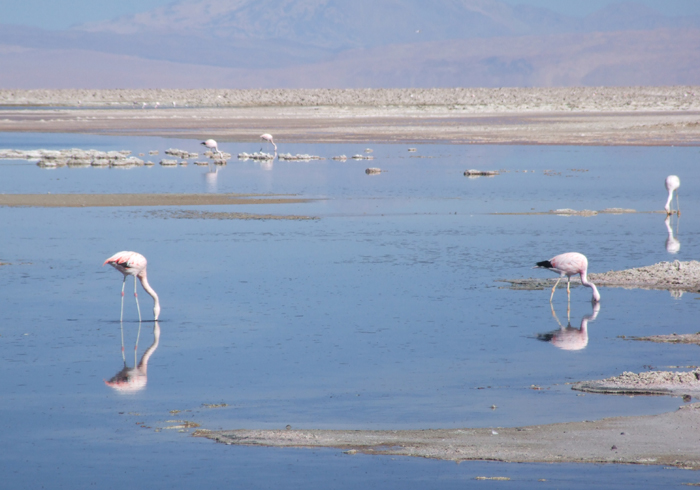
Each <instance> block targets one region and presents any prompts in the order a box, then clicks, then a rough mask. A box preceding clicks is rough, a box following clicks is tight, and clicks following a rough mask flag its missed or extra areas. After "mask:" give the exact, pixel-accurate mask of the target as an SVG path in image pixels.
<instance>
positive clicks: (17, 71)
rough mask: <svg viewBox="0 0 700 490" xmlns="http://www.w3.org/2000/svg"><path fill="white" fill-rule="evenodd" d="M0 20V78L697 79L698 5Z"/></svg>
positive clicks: (384, 1) (469, 2) (412, 1)
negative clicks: (66, 22) (62, 26)
mask: <svg viewBox="0 0 700 490" xmlns="http://www.w3.org/2000/svg"><path fill="white" fill-rule="evenodd" d="M0 27H2V28H0V66H2V67H4V68H6V69H3V70H0V87H5V88H40V87H45V88H60V87H66V88H68V87H76V88H78V87H91V86H92V87H96V88H116V87H125V88H128V87H135V88H136V87H158V86H163V87H183V88H185V87H192V88H196V87H200V86H201V87H216V86H218V87H223V88H246V87H251V88H254V87H305V86H308V87H323V86H328V87H360V86H367V87H410V86H424V87H425V86H455V85H462V86H474V85H479V86H531V85H543V86H550V85H591V84H600V85H619V84H634V85H649V84H652V85H655V84H666V85H667V84H697V83H700V78H698V69H697V68H696V67H697V66H698V65H699V63H698V61H699V60H698V54H696V53H700V49H698V48H699V47H700V16H687V17H666V16H663V15H661V14H659V13H658V12H656V11H654V10H651V9H649V8H646V7H644V6H640V5H639V4H636V3H617V4H613V5H611V6H609V7H607V8H606V9H604V10H601V11H598V12H596V13H594V14H592V15H589V16H587V17H567V16H563V15H560V14H557V13H555V12H552V11H549V10H546V9H539V8H529V7H523V6H518V7H511V6H509V5H507V4H505V3H503V2H499V1H497V0H431V1H430V2H426V1H424V0H353V1H349V0H345V1H342V0H228V1H225V0H195V1H182V2H179V3H175V4H171V5H169V6H166V7H161V8H158V9H155V10H153V11H150V12H146V13H141V14H137V15H133V16H127V17H122V18H118V19H113V20H106V21H104V22H98V23H91V24H85V25H81V26H77V27H75V28H72V29H68V30H64V31H47V30H40V29H33V28H25V27H17V26H0ZM86 84H87V85H86Z"/></svg>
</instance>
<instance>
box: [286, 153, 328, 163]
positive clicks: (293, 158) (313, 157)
mask: <svg viewBox="0 0 700 490" xmlns="http://www.w3.org/2000/svg"><path fill="white" fill-rule="evenodd" d="M277 158H279V159H280V160H287V161H302V162H310V161H311V160H325V158H323V157H319V156H317V155H308V154H306V153H304V154H299V153H297V154H296V155H292V154H291V153H280V154H279V156H278V157H277Z"/></svg>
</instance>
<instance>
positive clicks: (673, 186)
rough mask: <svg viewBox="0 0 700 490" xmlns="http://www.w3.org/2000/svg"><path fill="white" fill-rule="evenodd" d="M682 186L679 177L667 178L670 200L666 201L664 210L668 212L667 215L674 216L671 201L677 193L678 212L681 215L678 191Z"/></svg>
mask: <svg viewBox="0 0 700 490" xmlns="http://www.w3.org/2000/svg"><path fill="white" fill-rule="evenodd" d="M680 186H681V179H679V178H678V176H677V175H669V176H668V177H666V190H667V191H668V199H667V200H666V205H665V206H664V209H665V210H666V215H671V214H673V211H672V210H671V200H672V199H673V192H674V191H676V212H677V213H678V214H679V215H680V214H681V211H680V209H679V208H678V192H677V189H678V188H679V187H680Z"/></svg>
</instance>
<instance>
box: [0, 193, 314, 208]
mask: <svg viewBox="0 0 700 490" xmlns="http://www.w3.org/2000/svg"><path fill="white" fill-rule="evenodd" d="M304 202H309V199H303V198H297V197H291V196H284V197H282V196H275V195H263V194H0V206H35V207H51V208H80V207H104V206H108V207H110V206H117V207H124V206H201V205H230V204H293V203H304Z"/></svg>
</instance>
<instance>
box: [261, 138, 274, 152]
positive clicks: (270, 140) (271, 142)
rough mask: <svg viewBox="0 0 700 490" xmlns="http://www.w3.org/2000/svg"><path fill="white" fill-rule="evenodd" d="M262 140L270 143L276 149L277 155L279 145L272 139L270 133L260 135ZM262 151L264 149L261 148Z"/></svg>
mask: <svg viewBox="0 0 700 490" xmlns="http://www.w3.org/2000/svg"><path fill="white" fill-rule="evenodd" d="M260 139H261V140H263V141H265V142H267V143H270V144H271V145H272V146H274V147H275V153H277V145H276V144H275V142H274V140H273V139H272V135H271V134H270V133H265V134H261V135H260ZM260 151H262V147H260Z"/></svg>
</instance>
